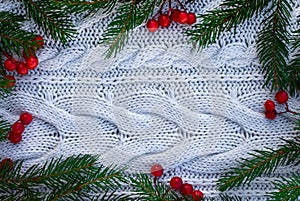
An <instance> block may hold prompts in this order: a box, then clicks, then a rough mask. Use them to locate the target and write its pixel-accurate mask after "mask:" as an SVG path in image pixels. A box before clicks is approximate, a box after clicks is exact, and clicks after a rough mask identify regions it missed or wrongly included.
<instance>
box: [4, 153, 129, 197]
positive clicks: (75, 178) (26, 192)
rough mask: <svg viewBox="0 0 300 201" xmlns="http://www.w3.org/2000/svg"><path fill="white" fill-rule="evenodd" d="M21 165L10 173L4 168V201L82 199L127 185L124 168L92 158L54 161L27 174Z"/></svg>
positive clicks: (16, 164)
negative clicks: (107, 164)
mask: <svg viewBox="0 0 300 201" xmlns="http://www.w3.org/2000/svg"><path fill="white" fill-rule="evenodd" d="M22 164H23V162H22V161H19V162H16V163H15V165H14V167H13V169H11V170H10V169H9V167H7V166H4V167H2V168H1V170H2V171H0V199H1V200H29V199H30V200H53V201H54V200H66V199H67V200H82V199H83V198H88V197H90V194H91V193H93V192H94V193H101V192H103V193H105V192H107V191H109V190H114V189H116V188H118V187H119V186H120V185H121V184H122V183H123V182H127V180H126V179H125V178H124V176H123V170H122V169H118V168H115V167H104V166H103V165H101V164H98V163H97V157H95V156H91V155H78V156H71V157H68V158H66V159H65V160H63V159H62V158H58V159H52V160H50V161H48V162H46V163H45V164H44V165H43V166H39V165H33V166H32V167H30V168H29V169H28V170H27V171H26V172H24V173H21V168H22ZM43 189H44V191H43Z"/></svg>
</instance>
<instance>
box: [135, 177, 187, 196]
mask: <svg viewBox="0 0 300 201" xmlns="http://www.w3.org/2000/svg"><path fill="white" fill-rule="evenodd" d="M130 179H131V185H132V187H133V194H134V195H135V196H137V198H136V199H137V200H141V201H143V200H145V201H166V200H188V198H187V197H184V196H182V197H179V195H177V193H176V192H174V191H173V190H172V189H171V188H170V187H169V186H167V185H166V184H164V183H162V182H157V180H156V179H154V178H153V177H149V176H148V175H147V174H138V175H136V176H135V178H133V177H132V178H130ZM153 179H154V181H153ZM154 182H155V184H154Z"/></svg>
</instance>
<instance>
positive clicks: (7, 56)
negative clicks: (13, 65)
mask: <svg viewBox="0 0 300 201" xmlns="http://www.w3.org/2000/svg"><path fill="white" fill-rule="evenodd" d="M2 53H3V54H4V56H6V58H8V59H9V60H11V61H13V62H16V60H15V59H14V58H13V57H12V56H10V55H9V54H8V53H7V52H5V51H3V52H2Z"/></svg>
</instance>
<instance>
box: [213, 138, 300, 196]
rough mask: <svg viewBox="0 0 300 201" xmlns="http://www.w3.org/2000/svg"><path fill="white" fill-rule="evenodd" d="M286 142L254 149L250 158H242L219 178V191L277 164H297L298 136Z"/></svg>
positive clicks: (268, 172) (243, 182)
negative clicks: (276, 146) (269, 147)
mask: <svg viewBox="0 0 300 201" xmlns="http://www.w3.org/2000/svg"><path fill="white" fill-rule="evenodd" d="M284 141H285V142H286V144H284V145H282V146H280V148H279V149H277V150H273V149H267V150H265V151H258V150H256V151H255V152H254V153H250V156H252V158H251V159H245V158H242V159H241V160H240V161H238V166H237V167H233V168H231V169H230V170H229V171H228V173H227V174H226V175H225V176H224V177H222V178H221V179H219V181H218V185H219V189H220V190H221V191H225V190H228V189H231V188H233V187H236V186H240V185H242V184H247V183H249V182H251V181H253V180H254V179H255V178H256V177H259V176H261V175H262V174H270V173H272V172H273V171H274V170H275V169H276V168H277V167H278V166H281V165H290V164H296V165H297V164H299V162H300V157H299V156H300V136H297V137H295V138H294V140H284Z"/></svg>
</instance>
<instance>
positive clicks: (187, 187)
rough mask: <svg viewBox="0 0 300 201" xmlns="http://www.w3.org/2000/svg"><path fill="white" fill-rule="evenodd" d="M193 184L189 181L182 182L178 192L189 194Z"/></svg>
mask: <svg viewBox="0 0 300 201" xmlns="http://www.w3.org/2000/svg"><path fill="white" fill-rule="evenodd" d="M193 190H194V189H193V186H192V185H191V184H189V183H184V184H182V185H181V188H180V192H181V193H182V195H191V194H192V193H193Z"/></svg>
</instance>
